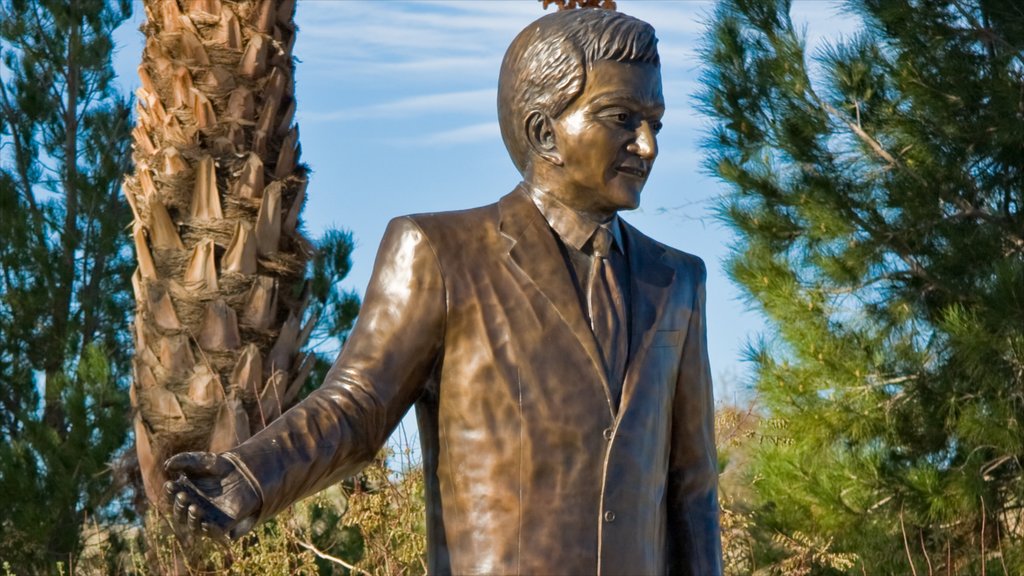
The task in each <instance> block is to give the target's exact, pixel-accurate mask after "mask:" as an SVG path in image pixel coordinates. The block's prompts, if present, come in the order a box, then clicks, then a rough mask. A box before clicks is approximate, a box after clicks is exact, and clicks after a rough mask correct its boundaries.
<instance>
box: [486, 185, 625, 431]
mask: <svg viewBox="0 0 1024 576" xmlns="http://www.w3.org/2000/svg"><path fill="white" fill-rule="evenodd" d="M498 207H499V210H500V213H501V223H500V227H501V233H502V234H503V235H504V236H505V237H506V238H508V239H509V240H510V241H511V245H510V247H509V258H510V259H511V261H512V263H513V264H514V265H515V266H517V267H518V268H519V269H520V270H522V271H523V272H524V273H525V274H526V276H527V277H528V278H529V279H530V281H531V282H533V284H534V285H535V286H536V287H537V289H538V290H539V291H540V293H541V294H543V295H544V297H545V298H547V299H548V301H550V302H551V304H552V305H553V306H554V307H555V309H556V310H557V311H558V315H559V316H560V317H561V318H562V320H563V321H564V322H565V323H566V324H568V325H569V328H570V330H571V331H572V333H573V334H574V335H575V336H576V339H577V340H578V341H579V343H580V345H581V346H582V347H583V349H584V350H585V351H586V353H587V356H588V357H589V358H590V362H591V365H592V368H593V372H594V373H595V375H596V376H597V378H598V381H600V382H601V387H602V389H603V390H604V394H605V399H606V400H607V402H608V409H609V411H610V412H611V413H612V415H613V416H614V412H615V410H614V408H613V407H612V401H611V393H610V391H609V388H608V378H607V375H606V374H605V370H604V363H603V361H602V360H601V354H600V352H599V351H598V348H597V341H596V340H595V339H594V333H593V331H591V329H590V326H589V325H588V324H587V321H586V319H585V318H584V317H583V310H581V309H580V301H579V297H578V295H577V294H576V287H575V286H574V285H573V282H572V277H571V276H570V275H569V269H568V267H567V266H566V262H565V258H564V257H563V256H562V252H561V250H559V248H558V243H557V241H556V240H555V236H554V233H553V232H552V231H551V229H550V227H549V226H548V224H547V222H546V221H545V220H544V217H543V216H542V215H541V213H540V210H538V209H537V207H536V206H535V205H534V204H533V201H532V200H531V199H530V198H529V197H528V196H527V194H526V191H525V190H523V189H522V187H519V188H517V189H516V190H514V191H512V193H510V194H508V195H506V196H504V197H503V198H502V199H501V200H500V201H499V203H498Z"/></svg>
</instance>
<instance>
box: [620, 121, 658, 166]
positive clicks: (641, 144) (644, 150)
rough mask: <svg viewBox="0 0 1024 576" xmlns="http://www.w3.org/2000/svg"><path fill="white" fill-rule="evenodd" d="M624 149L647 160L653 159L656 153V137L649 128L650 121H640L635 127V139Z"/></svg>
mask: <svg viewBox="0 0 1024 576" xmlns="http://www.w3.org/2000/svg"><path fill="white" fill-rule="evenodd" d="M626 150H628V151H630V152H632V153H633V154H636V155H637V156H639V157H641V158H643V159H644V160H647V161H648V162H650V161H652V160H654V158H655V157H656V156H657V155H658V138H657V136H655V134H654V130H653V129H651V123H650V122H648V121H646V120H644V121H642V122H640V126H639V127H637V129H636V139H635V140H633V141H632V142H630V143H629V145H628V146H626Z"/></svg>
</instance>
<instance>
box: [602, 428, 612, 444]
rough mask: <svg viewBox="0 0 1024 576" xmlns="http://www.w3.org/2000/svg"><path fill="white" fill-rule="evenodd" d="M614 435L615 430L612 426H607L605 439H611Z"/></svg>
mask: <svg viewBox="0 0 1024 576" xmlns="http://www.w3.org/2000/svg"><path fill="white" fill-rule="evenodd" d="M614 435H615V431H613V430H612V429H611V428H605V429H604V439H605V440H608V441H611V439H612V436H614Z"/></svg>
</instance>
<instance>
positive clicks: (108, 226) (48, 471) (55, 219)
mask: <svg viewBox="0 0 1024 576" xmlns="http://www.w3.org/2000/svg"><path fill="white" fill-rule="evenodd" d="M130 13H131V5H130V3H129V2H128V1H127V0H125V1H117V0H76V1H75V2H71V3H68V2H64V1H56V0H3V1H2V2H0V39H2V43H0V61H2V62H0V76H2V79H0V495H2V497H3V503H2V505H0V560H3V561H6V562H8V563H9V564H10V565H11V567H12V568H13V569H14V570H15V572H16V573H19V574H21V573H40V572H43V571H50V570H53V569H54V568H55V567H56V562H65V563H69V562H72V561H74V558H75V556H76V554H77V551H78V550H79V548H80V546H81V543H80V539H81V538H80V531H81V526H82V524H83V523H84V522H88V523H90V524H92V523H93V522H102V521H104V519H105V518H107V517H109V516H111V515H114V514H116V513H117V512H118V511H119V510H120V507H119V506H116V505H113V504H111V499H112V496H113V493H112V492H113V489H112V486H113V478H112V473H111V470H110V467H109V463H110V462H111V460H112V459H113V458H114V457H115V456H116V454H117V452H118V451H119V449H122V448H123V447H124V444H125V440H126V439H127V430H128V419H127V411H128V402H127V398H126V394H125V391H126V385H127V378H126V377H127V375H128V371H129V370H128V359H129V357H128V353H127V349H128V348H129V338H128V336H127V334H126V332H125V326H126V325H127V322H128V313H129V312H130V309H131V295H130V293H129V281H128V280H129V277H130V273H131V264H132V262H131V254H130V252H129V248H128V244H127V240H128V236H127V235H126V234H125V233H124V229H125V226H126V225H127V224H128V223H129V222H130V221H131V214H130V212H129V211H128V209H127V208H126V207H125V206H124V205H123V201H122V200H121V198H120V192H119V189H120V180H121V178H122V176H123V174H124V173H125V172H126V171H127V170H128V168H129V165H130V160H129V150H128V138H129V131H130V129H131V122H130V107H129V105H128V103H127V102H126V100H125V99H124V98H123V97H121V96H120V95H118V94H117V92H116V91H115V89H114V86H113V85H112V80H113V77H114V73H113V69H112V68H111V62H110V58H111V53H112V49H113V43H112V41H111V32H112V31H113V29H114V28H115V27H116V26H117V25H118V24H119V23H120V22H122V21H123V20H124V19H125V18H127V17H128V16H129V14H130Z"/></svg>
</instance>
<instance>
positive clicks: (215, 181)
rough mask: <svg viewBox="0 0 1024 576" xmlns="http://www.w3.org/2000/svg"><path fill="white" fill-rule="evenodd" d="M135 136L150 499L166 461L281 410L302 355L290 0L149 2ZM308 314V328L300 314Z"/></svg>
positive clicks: (135, 390) (301, 368) (220, 444)
mask: <svg viewBox="0 0 1024 576" xmlns="http://www.w3.org/2000/svg"><path fill="white" fill-rule="evenodd" d="M145 10H146V16H147V21H146V23H145V24H144V26H143V32H144V33H145V35H146V47H145V50H144V52H143V57H142V64H141V65H140V66H139V77H140V79H141V87H140V88H139V90H138V92H137V95H138V107H137V117H138V119H137V126H136V127H135V129H134V131H133V139H134V154H133V158H134V160H135V172H134V173H133V174H132V175H131V176H130V177H128V178H127V179H126V182H125V186H124V193H125V196H126V197H127V199H128V202H129V204H130V205H131V207H132V210H133V212H134V216H135V221H134V227H133V230H132V234H133V237H134V241H135V249H136V255H137V258H138V269H137V270H136V272H135V276H134V279H133V287H134V290H135V299H136V303H137V306H136V318H135V347H136V351H135V361H134V381H133V384H132V387H131V401H132V406H133V407H134V408H135V411H136V412H135V421H134V422H135V434H136V449H137V453H138V458H139V464H140V467H141V470H142V476H143V482H144V484H145V488H146V494H147V496H148V498H149V500H150V502H152V503H160V501H161V494H162V485H163V483H164V481H165V480H166V479H165V477H164V474H163V467H162V463H163V461H164V460H165V459H166V458H168V457H169V456H171V455H173V454H176V453H178V452H182V451H188V450H211V451H221V450H226V449H228V448H230V447H232V446H234V445H235V444H237V443H238V442H241V441H243V440H245V439H246V438H248V437H249V435H250V434H252V433H254V432H256V431H257V430H259V429H261V428H262V427H264V426H265V425H266V424H267V423H268V422H270V421H271V420H273V419H275V418H277V417H278V416H279V415H280V413H281V411H282V408H283V407H286V406H287V405H288V404H289V403H291V402H292V401H293V400H294V397H295V395H296V394H297V392H298V389H299V388H300V387H301V385H302V383H303V381H304V380H305V378H306V377H307V376H308V374H309V370H310V369H311V368H312V363H313V358H312V357H311V356H307V355H304V354H302V353H300V352H299V350H300V349H301V348H302V346H303V345H304V343H305V341H306V339H308V337H309V332H310V331H311V329H312V326H313V319H312V318H304V316H305V315H306V314H305V311H306V304H307V300H308V298H307V296H306V292H305V291H304V276H305V269H306V263H307V260H308V259H309V256H310V253H311V248H310V245H309V242H308V241H307V240H306V239H305V238H304V237H303V235H302V234H301V233H300V232H299V230H298V229H297V225H298V215H299V211H300V210H301V208H302V204H303V201H304V200H305V189H306V174H307V170H306V168H305V166H302V165H300V164H298V157H299V145H298V127H297V126H294V125H293V124H292V118H293V116H294V112H295V98H294V76H293V73H294V64H293V60H292V55H291V50H292V46H293V45H294V41H295V24H294V12H295V2H294V0H242V1H237V2H235V1H232V2H228V1H223V2H222V1H221V0H146V1H145ZM303 320H305V323H303Z"/></svg>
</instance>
